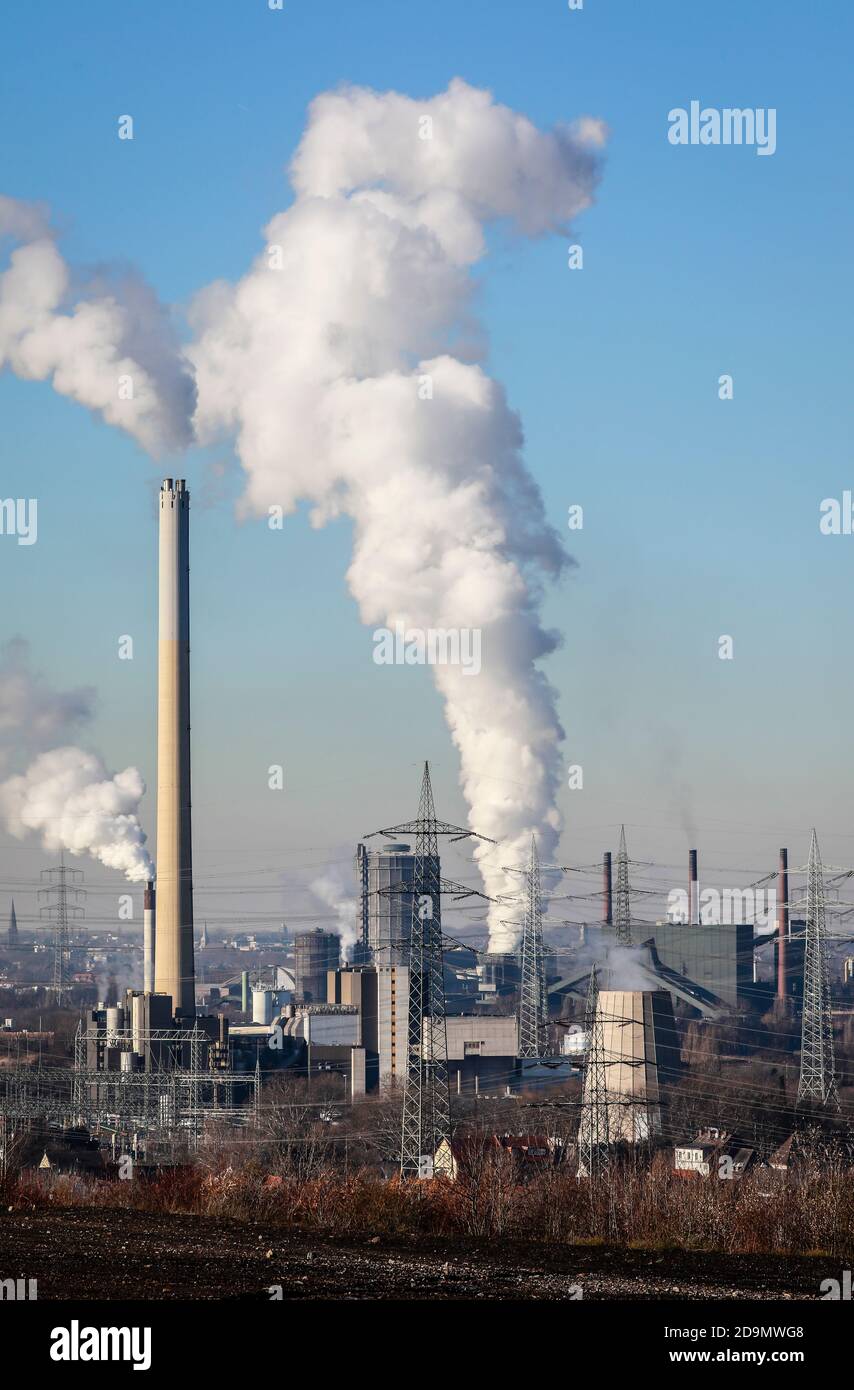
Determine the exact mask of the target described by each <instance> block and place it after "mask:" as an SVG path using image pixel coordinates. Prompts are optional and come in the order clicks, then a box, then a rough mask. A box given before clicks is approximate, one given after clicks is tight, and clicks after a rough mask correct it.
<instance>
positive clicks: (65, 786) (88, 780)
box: [0, 748, 153, 883]
mask: <svg viewBox="0 0 854 1390" xmlns="http://www.w3.org/2000/svg"><path fill="white" fill-rule="evenodd" d="M144 793H145V783H144V782H143V780H142V777H141V776H140V774H139V772H138V771H137V769H136V768H135V767H128V768H125V770H124V772H116V773H115V774H114V775H113V776H110V774H109V773H108V772H107V769H106V768H105V767H104V764H103V763H102V761H101V759H100V758H99V757H97V756H96V755H95V754H94V753H86V752H84V751H83V749H82V748H54V749H52V750H51V751H50V752H48V753H40V754H39V756H38V757H37V758H36V759H35V760H34V762H32V763H31V764H30V766H29V767H28V768H27V771H26V772H24V773H23V774H21V775H20V776H17V777H10V778H8V779H7V781H5V782H4V783H2V785H0V813H2V815H3V818H4V820H5V823H6V825H7V828H8V829H9V831H10V832H11V834H12V835H14V836H16V838H17V839H19V840H20V839H24V838H25V836H26V835H28V834H33V833H35V834H37V835H39V836H40V837H41V842H42V845H43V847H44V848H45V849H46V850H50V851H56V850H60V849H67V850H69V851H70V852H71V853H72V854H84V853H85V854H91V855H92V857H93V858H94V859H97V860H98V861H99V862H100V863H101V864H104V865H106V867H107V868H108V869H120V870H121V871H122V873H123V874H124V875H125V876H126V878H128V879H130V880H131V882H133V883H139V882H140V881H142V880H144V879H148V878H151V877H152V875H153V869H152V864H151V859H150V857H149V855H148V852H147V850H146V849H145V838H146V837H145V832H144V831H143V829H142V827H141V825H140V823H139V819H138V817H137V811H138V809H139V803H140V801H141V800H142V797H143V795H144Z"/></svg>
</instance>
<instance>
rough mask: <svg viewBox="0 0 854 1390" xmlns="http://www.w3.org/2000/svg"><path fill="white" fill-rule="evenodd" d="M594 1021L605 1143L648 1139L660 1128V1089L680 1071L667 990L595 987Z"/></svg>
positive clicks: (586, 1091)
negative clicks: (598, 1033) (598, 1028)
mask: <svg viewBox="0 0 854 1390" xmlns="http://www.w3.org/2000/svg"><path fill="white" fill-rule="evenodd" d="M597 1023H598V1024H601V1039H602V1072H603V1074H604V1086H605V1090H606V1093H607V1101H608V1139H609V1142H610V1143H618V1142H619V1141H620V1140H622V1141H624V1142H627V1143H630V1144H634V1143H638V1142H639V1141H641V1140H644V1139H651V1138H654V1137H655V1136H656V1135H659V1134H661V1133H662V1128H663V1126H662V1093H663V1091H664V1090H665V1089H666V1087H667V1085H668V1083H669V1082H672V1081H674V1080H675V1079H676V1077H677V1076H678V1074H679V1070H680V1054H679V1041H678V1038H677V1035H676V1024H675V1021H674V1018H673V1003H672V1001H671V997H670V992H669V991H668V990H666V989H656V990H639V989H638V990H621V989H603V990H600V991H599V998H598V1003H597ZM589 1056H590V1054H589V1053H588V1057H589ZM590 1071H591V1068H590V1067H588V1069H587V1074H586V1075H585V1079H584V1100H587V1099H588V1096H589V1083H590V1080H591V1077H590Z"/></svg>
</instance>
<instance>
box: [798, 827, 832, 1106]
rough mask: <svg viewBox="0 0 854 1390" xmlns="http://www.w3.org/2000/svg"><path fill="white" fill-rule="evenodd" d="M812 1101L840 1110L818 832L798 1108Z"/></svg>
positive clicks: (811, 874) (812, 861)
mask: <svg viewBox="0 0 854 1390" xmlns="http://www.w3.org/2000/svg"><path fill="white" fill-rule="evenodd" d="M810 1100H811V1101H817V1102H818V1103H819V1104H820V1105H824V1106H830V1107H833V1108H834V1109H835V1110H838V1109H839V1096H838V1094H837V1089H836V1075H835V1067H834V1057H833V1027H832V1023H831V1017H830V977H829V972H828V950H827V929H826V925H825V897H824V878H823V874H822V866H821V855H820V853H819V848H818V837H817V835H816V833H815V830H813V832H812V841H811V843H810V857H809V865H808V867H807V926H806V942H805V947H804V1004H803V1016H802V1021H801V1074H800V1079H799V1081H798V1104H799V1105H800V1103H801V1101H810Z"/></svg>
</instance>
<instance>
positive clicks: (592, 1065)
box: [578, 965, 610, 1178]
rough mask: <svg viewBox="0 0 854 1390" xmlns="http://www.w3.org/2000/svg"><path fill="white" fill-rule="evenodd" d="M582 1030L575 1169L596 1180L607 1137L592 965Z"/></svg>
mask: <svg viewBox="0 0 854 1390" xmlns="http://www.w3.org/2000/svg"><path fill="white" fill-rule="evenodd" d="M584 1026H585V1031H586V1033H587V1062H586V1066H585V1069H584V1088H583V1091H582V1105H581V1122H580V1124H579V1127H578V1158H579V1163H578V1168H579V1172H583V1173H584V1174H585V1175H586V1176H587V1177H589V1178H596V1177H599V1176H600V1175H601V1174H602V1173H604V1172H605V1171H606V1170H607V1168H608V1161H609V1152H608V1145H609V1142H610V1135H609V1121H608V1077H607V1072H606V1068H605V1039H604V1035H603V1030H602V1015H601V1013H600V1011H599V976H598V972H597V970H596V966H595V965H594V967H593V969H592V970H591V972H590V987H589V989H588V991H587V1008H586V1010H585V1020H584Z"/></svg>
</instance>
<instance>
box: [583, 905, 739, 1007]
mask: <svg viewBox="0 0 854 1390" xmlns="http://www.w3.org/2000/svg"><path fill="white" fill-rule="evenodd" d="M587 937H588V940H589V941H590V943H591V945H592V944H594V942H595V939H596V938H597V937H598V938H601V939H602V941H603V942H604V943H606V944H607V945H608V946H613V945H616V944H617V938H616V929H615V928H613V927H611V926H609V925H606V924H603V925H602V927H598V928H588V931H587ZM632 937H633V939H634V941H635V942H636V943H638V944H643V943H645V942H647V941H650V940H651V941H653V942H654V943H655V950H656V954H657V956H658V959H659V961H660V963H661V964H662V965H663V966H665V967H666V968H667V969H669V970H675V971H676V973H677V974H678V975H681V976H683V977H684V978H685V979H687V980H689V981H693V982H694V984H697V985H700V986H701V988H702V989H704V990H707V991H709V993H710V994H713V995H715V996H716V997H717V998H718V999H720V1000H722V1001H723V1002H724V1003H725V1004H727V1005H728V1006H729V1007H730V1008H731V1009H734V1008H736V1007H737V1006H738V1005H739V1004H743V1003H748V1002H749V1000H750V997H751V993H752V986H753V926H752V924H751V923H750V922H710V923H703V924H702V925H701V924H700V923H693V924H692V923H688V922H656V923H655V925H651V924H649V923H647V922H636V923H633V924H632Z"/></svg>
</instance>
